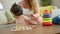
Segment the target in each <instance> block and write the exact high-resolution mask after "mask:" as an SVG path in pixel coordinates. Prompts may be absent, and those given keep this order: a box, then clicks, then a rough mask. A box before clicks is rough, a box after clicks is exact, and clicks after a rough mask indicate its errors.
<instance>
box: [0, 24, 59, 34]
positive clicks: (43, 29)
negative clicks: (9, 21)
mask: <svg viewBox="0 0 60 34" xmlns="http://www.w3.org/2000/svg"><path fill="white" fill-rule="evenodd" d="M59 32H60V25H53V26H38V27H37V28H36V29H34V30H31V31H19V32H13V31H11V28H0V34H56V33H59Z"/></svg>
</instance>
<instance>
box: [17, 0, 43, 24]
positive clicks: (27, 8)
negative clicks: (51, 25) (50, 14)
mask: <svg viewBox="0 0 60 34" xmlns="http://www.w3.org/2000/svg"><path fill="white" fill-rule="evenodd" d="M18 5H20V6H21V7H22V8H23V14H24V15H25V16H27V17H29V18H31V20H33V21H36V22H37V23H38V22H39V24H40V23H41V22H42V19H41V17H40V14H39V13H40V12H39V5H38V2H37V0H23V1H22V2H20V3H19V4H18Z"/></svg>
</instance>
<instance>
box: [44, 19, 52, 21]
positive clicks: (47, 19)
mask: <svg viewBox="0 0 60 34" xmlns="http://www.w3.org/2000/svg"><path fill="white" fill-rule="evenodd" d="M43 21H52V18H43Z"/></svg>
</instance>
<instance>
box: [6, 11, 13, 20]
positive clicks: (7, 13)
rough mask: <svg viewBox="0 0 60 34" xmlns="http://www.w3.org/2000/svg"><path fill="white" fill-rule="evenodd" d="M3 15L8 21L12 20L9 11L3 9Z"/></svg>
mask: <svg viewBox="0 0 60 34" xmlns="http://www.w3.org/2000/svg"><path fill="white" fill-rule="evenodd" d="M5 16H6V18H7V20H8V21H12V20H14V17H13V16H12V14H11V12H10V11H5Z"/></svg>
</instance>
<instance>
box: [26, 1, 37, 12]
mask: <svg viewBox="0 0 60 34" xmlns="http://www.w3.org/2000/svg"><path fill="white" fill-rule="evenodd" d="M27 5H28V7H29V9H30V10H32V11H33V13H37V12H38V10H37V2H35V0H28V1H27Z"/></svg>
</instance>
